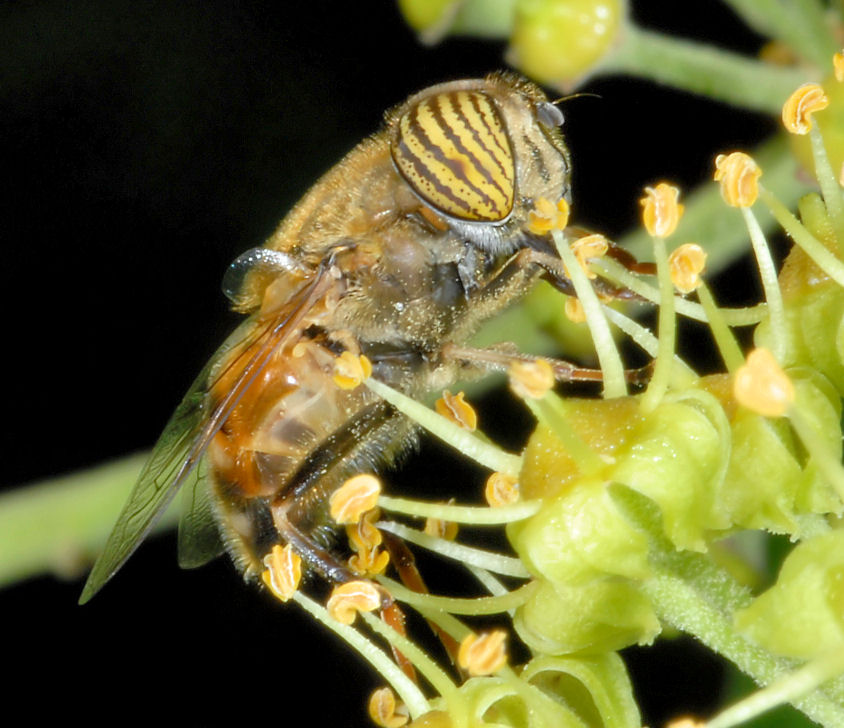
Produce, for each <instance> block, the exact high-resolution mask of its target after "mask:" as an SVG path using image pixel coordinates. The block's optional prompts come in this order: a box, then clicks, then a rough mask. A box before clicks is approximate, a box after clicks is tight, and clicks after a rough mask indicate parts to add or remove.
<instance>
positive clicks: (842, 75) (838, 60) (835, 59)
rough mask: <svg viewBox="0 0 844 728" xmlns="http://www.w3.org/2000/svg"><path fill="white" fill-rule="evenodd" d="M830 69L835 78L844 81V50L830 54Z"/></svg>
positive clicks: (840, 81)
mask: <svg viewBox="0 0 844 728" xmlns="http://www.w3.org/2000/svg"><path fill="white" fill-rule="evenodd" d="M832 70H833V71H834V72H835V80H836V81H838V82H839V83H842V82H844V51H838V53H834V54H833V56H832Z"/></svg>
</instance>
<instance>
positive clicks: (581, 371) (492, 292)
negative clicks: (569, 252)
mask: <svg viewBox="0 0 844 728" xmlns="http://www.w3.org/2000/svg"><path fill="white" fill-rule="evenodd" d="M534 244H535V246H536V247H526V248H522V249H521V250H519V252H518V253H516V254H515V255H514V256H513V257H512V258H510V260H508V261H507V262H506V263H505V264H504V265H503V266H502V267H501V268H500V269H499V270H498V271H497V272H496V273H495V274H494V275H493V276H492V277H491V278H490V279H489V280H488V281H487V282H486V283H485V284H484V285H483V286H482V287H480V288H479V289H478V290H477V291H476V292H474V293H473V295H472V299H473V301H474V302H476V303H477V305H478V306H479V307H481V308H483V307H485V306H489V307H494V306H495V301H497V300H498V301H510V300H512V299H513V298H514V297H515V293H516V292H518V291H520V290H522V289H524V288H525V287H527V286H528V285H529V284H530V282H531V281H532V280H534V279H535V278H536V277H537V275H538V276H540V277H542V278H544V279H546V280H548V281H549V282H550V283H551V284H552V285H553V286H554V287H555V288H556V289H557V290H559V291H561V292H562V293H565V294H567V295H575V291H574V286H573V285H572V282H571V279H570V278H569V277H568V276H567V275H566V270H565V266H564V265H563V261H562V260H560V258H559V257H558V256H557V255H556V251H552V249H551V248H550V245H548V244H547V242H546V241H544V240H536V241H534ZM611 250H613V251H614V256H613V257H615V254H616V253H617V255H619V256H621V257H625V256H627V257H629V259H630V260H635V259H633V257H632V256H630V255H629V253H627V252H626V251H623V250H622V249H621V248H619V247H618V246H611ZM619 251H620V252H619ZM630 260H626V259H625V262H624V264H625V265H626V266H627V265H628V264H630V265H632V263H630ZM593 286H594V288H595V290H596V292H597V293H598V294H599V295H601V296H605V297H610V298H622V299H629V300H636V299H638V296H637V295H636V294H634V293H633V292H632V291H628V290H627V289H619V288H616V287H615V286H611V285H610V284H609V283H607V282H606V281H603V280H602V279H600V278H598V279H596V280H595V281H593ZM440 355H441V356H442V357H443V358H444V359H446V360H451V361H459V362H464V363H467V364H473V365H477V366H479V367H481V368H482V369H485V370H493V371H494V370H506V369H508V368H509V367H510V365H511V364H513V363H514V362H518V361H521V362H526V361H536V360H537V359H544V360H545V361H547V362H548V363H549V364H550V365H551V368H552V370H553V371H554V376H555V377H556V379H557V380H558V381H561V382H599V381H603V373H602V372H601V371H600V370H599V369H588V368H584V367H579V366H577V365H575V364H572V363H571V362H567V361H563V360H560V359H548V358H545V357H536V356H530V355H525V354H521V353H517V352H515V351H507V350H505V349H503V348H499V349H495V348H492V349H477V348H472V347H467V346H458V345H456V344H452V343H449V344H446V345H445V346H444V347H443V348H442V349H441V351H440ZM650 373H651V366H646V367H643V368H641V369H633V370H628V371H626V372H625V377H626V379H627V381H628V382H630V383H631V384H634V385H641V384H644V383H645V382H647V380H648V378H649V377H650Z"/></svg>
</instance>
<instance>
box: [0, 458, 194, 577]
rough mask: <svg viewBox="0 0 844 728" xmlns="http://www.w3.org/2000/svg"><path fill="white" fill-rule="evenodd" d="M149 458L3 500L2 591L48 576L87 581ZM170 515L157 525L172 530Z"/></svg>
mask: <svg viewBox="0 0 844 728" xmlns="http://www.w3.org/2000/svg"><path fill="white" fill-rule="evenodd" d="M145 460H146V454H143V453H142V454H138V455H131V456H129V457H127V458H124V459H122V460H117V461H115V462H112V463H107V464H106V465H101V466H99V467H95V468H91V469H90V470H82V471H80V472H78V473H73V474H72V475H67V476H63V477H60V478H55V479H51V480H48V481H44V482H41V483H34V484H32V485H29V486H27V487H24V488H20V489H18V490H14V491H11V492H9V493H4V494H2V495H0V586H5V585H7V584H11V583H13V582H15V581H19V580H22V579H26V578H29V577H33V576H40V575H42V574H46V573H53V574H55V575H57V576H60V577H63V578H68V579H69V578H76V577H78V576H81V575H82V573H83V572H84V571H85V569H86V568H87V566H88V565H89V562H90V560H91V559H92V557H93V556H94V555H95V554H96V553H97V552H98V551H99V550H100V549H101V548H102V546H103V544H104V543H105V540H106V537H107V536H108V534H109V531H110V530H111V527H112V525H113V524H114V519H115V518H117V514H118V513H119V512H120V508H121V506H122V505H123V502H124V501H125V500H126V497H127V496H128V494H129V489H130V488H131V487H132V485H134V483H135V479H136V478H137V476H138V473H139V472H140V470H141V466H142V465H143V463H144V461H145ZM177 520H178V518H177V515H176V513H175V509H171V510H170V511H168V512H167V513H166V514H165V516H164V517H163V518H162V519H161V520H160V521H159V523H158V524H157V526H156V529H158V530H165V529H168V528H172V527H173V526H174V525H175V524H176V522H177Z"/></svg>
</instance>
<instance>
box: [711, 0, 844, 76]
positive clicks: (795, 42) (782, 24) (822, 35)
mask: <svg viewBox="0 0 844 728" xmlns="http://www.w3.org/2000/svg"><path fill="white" fill-rule="evenodd" d="M724 2H725V3H726V4H727V5H729V6H730V7H731V8H732V9H733V10H734V11H735V13H736V14H737V15H738V16H740V17H741V18H742V20H744V22H745V23H747V24H748V25H749V26H750V27H751V28H753V29H754V30H756V31H757V32H758V33H760V34H761V35H765V36H768V37H770V38H773V39H776V40H779V41H781V42H783V43H785V44H786V45H787V46H788V47H789V48H790V49H791V50H792V51H793V52H794V53H795V54H797V55H798V56H800V57H801V58H802V59H803V60H806V61H808V62H809V63H813V64H814V65H816V66H817V67H819V68H826V67H828V65H829V63H830V59H831V58H832V54H833V53H835V51H836V50H838V48H837V47H836V43H835V38H834V36H833V34H832V32H831V26H830V23H829V19H828V17H827V9H826V6H825V4H824V3H822V2H819V1H818V0H790V1H789V2H782V0H724Z"/></svg>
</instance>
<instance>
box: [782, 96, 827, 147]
mask: <svg viewBox="0 0 844 728" xmlns="http://www.w3.org/2000/svg"><path fill="white" fill-rule="evenodd" d="M827 106H829V97H828V96H827V95H826V94H825V93H824V90H823V87H822V86H821V85H820V84H818V83H804V84H803V85H802V86H801V87H800V88H798V89H797V90H796V91H795V92H794V93H793V94H791V96H789V97H788V99H787V100H786V102H785V104H784V105H783V107H782V123H783V126H785V128H786V131H788V132H789V133H791V134H799V135H803V134H808V133H809V130H810V129H811V128H812V114H814V113H815V112H816V111H823V109H825V108H826V107H827Z"/></svg>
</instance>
